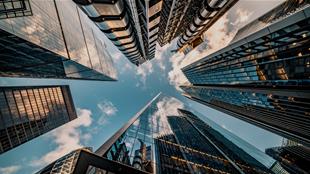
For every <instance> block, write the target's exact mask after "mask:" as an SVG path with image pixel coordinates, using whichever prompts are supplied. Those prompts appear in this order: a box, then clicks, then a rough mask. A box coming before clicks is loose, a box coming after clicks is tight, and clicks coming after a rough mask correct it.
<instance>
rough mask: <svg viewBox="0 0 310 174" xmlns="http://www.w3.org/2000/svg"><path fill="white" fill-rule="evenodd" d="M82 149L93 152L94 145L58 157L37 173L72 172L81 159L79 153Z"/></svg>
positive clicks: (67, 173) (66, 173)
mask: <svg viewBox="0 0 310 174" xmlns="http://www.w3.org/2000/svg"><path fill="white" fill-rule="evenodd" d="M81 151H86V152H90V153H92V152H93V148H92V147H83V148H81V149H77V150H74V151H72V152H70V153H68V154H67V155H65V156H63V157H61V158H59V159H57V160H56V161H54V162H52V163H51V164H49V165H47V166H46V167H44V168H43V169H41V170H40V171H38V172H36V173H35V174H53V173H61V174H72V173H73V171H74V168H75V166H76V163H77V161H78V159H79V155H80V152H81Z"/></svg>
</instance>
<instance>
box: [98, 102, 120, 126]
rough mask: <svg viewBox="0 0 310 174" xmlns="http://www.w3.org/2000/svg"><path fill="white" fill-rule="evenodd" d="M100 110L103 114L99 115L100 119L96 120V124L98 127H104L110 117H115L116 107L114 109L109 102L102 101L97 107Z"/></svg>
mask: <svg viewBox="0 0 310 174" xmlns="http://www.w3.org/2000/svg"><path fill="white" fill-rule="evenodd" d="M97 106H98V107H99V108H100V110H101V111H102V112H103V114H102V115H101V117H100V118H99V120H98V122H97V123H98V124H99V125H104V124H106V123H108V118H109V117H111V116H112V115H115V113H116V111H117V109H116V107H114V105H113V103H112V102H109V101H104V102H101V103H99V104H98V105H97Z"/></svg>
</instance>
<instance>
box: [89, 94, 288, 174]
mask: <svg viewBox="0 0 310 174" xmlns="http://www.w3.org/2000/svg"><path fill="white" fill-rule="evenodd" d="M95 154H96V155H98V156H102V157H104V158H108V159H109V160H112V161H116V162H119V163H122V164H124V165H126V166H131V167H133V168H136V169H139V170H141V171H144V172H148V173H158V174H166V173H171V174H173V173H175V174H177V173H287V171H285V170H284V169H283V168H282V167H281V166H280V165H279V164H278V162H276V161H275V160H274V159H272V158H270V157H269V156H267V155H266V154H264V153H263V152H261V151H259V150H258V149H256V148H255V147H253V146H252V145H250V144H248V143H247V142H245V141H243V140H242V139H240V138H239V137H237V136H236V135H234V134H233V133H231V132H229V131H228V130H226V129H224V128H223V127H221V126H220V125H218V124H216V123H214V122H213V121H211V120H209V119H208V118H206V117H205V116H203V115H201V114H200V113H198V112H196V111H194V110H193V109H191V108H190V107H188V106H186V105H184V103H182V102H180V101H179V100H177V99H175V98H173V97H170V96H168V95H166V94H163V93H160V94H159V95H157V96H156V97H155V98H154V99H153V100H152V101H151V102H150V103H149V104H147V105H146V106H145V107H144V108H143V109H142V110H141V111H140V112H139V113H138V114H137V115H135V116H134V117H133V118H132V119H131V120H130V121H129V122H128V123H126V124H125V126H123V127H122V128H121V129H120V130H119V131H118V132H117V133H116V134H114V135H113V136H112V137H111V138H110V139H109V140H108V141H107V142H106V143H105V144H103V145H102V146H101V147H100V148H99V149H97V151H96V152H95ZM98 170H101V172H103V171H105V169H98V168H92V169H91V170H90V173H91V174H94V173H96V172H97V171H98ZM106 171H108V170H106ZM97 173H98V172H97Z"/></svg>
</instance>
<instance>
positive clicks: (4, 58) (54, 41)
mask: <svg viewBox="0 0 310 174" xmlns="http://www.w3.org/2000/svg"><path fill="white" fill-rule="evenodd" d="M31 11H32V15H31V16H23V17H16V18H5V19H0V33H1V37H0V45H2V46H1V48H0V61H1V63H0V69H1V70H0V71H1V76H10V77H41V78H42V77H43V78H67V79H84V80H108V81H116V80H117V75H116V71H115V66H114V63H113V60H112V58H111V56H110V55H109V53H108V52H107V48H106V46H105V44H104V43H103V42H102V41H101V40H100V38H99V37H98V36H97V35H96V34H95V33H94V31H93V29H92V28H91V27H90V25H89V24H88V21H89V20H88V19H86V18H85V17H84V16H83V14H82V12H81V11H80V10H78V8H77V6H76V5H75V4H74V3H73V2H71V1H57V0H52V1H37V0H35V1H31Z"/></svg>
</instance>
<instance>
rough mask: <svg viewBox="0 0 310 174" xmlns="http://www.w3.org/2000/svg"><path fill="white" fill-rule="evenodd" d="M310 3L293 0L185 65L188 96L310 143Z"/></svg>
mask: <svg viewBox="0 0 310 174" xmlns="http://www.w3.org/2000/svg"><path fill="white" fill-rule="evenodd" d="M309 11H310V5H309V1H308V0H302V1H293V0H287V1H285V2H283V3H282V4H280V5H279V6H277V7H275V8H274V9H272V10H271V11H269V12H267V13H266V14H264V15H262V16H261V17H259V18H258V19H256V20H254V21H253V22H251V23H249V24H248V25H246V26H245V27H243V28H241V29H240V30H239V32H238V33H237V34H236V36H235V37H234V39H233V40H232V42H231V43H230V44H229V45H228V46H226V47H225V48H222V49H221V50H219V51H216V52H214V53H212V54H210V55H208V56H206V57H204V58H202V59H200V60H198V61H196V62H194V63H192V64H190V65H188V66H186V67H184V68H182V71H183V73H184V75H185V76H186V77H187V79H188V81H189V82H190V84H184V85H180V87H181V88H182V89H183V90H184V92H185V93H184V94H183V95H184V96H185V97H188V98H190V99H192V100H194V101H197V102H200V103H202V104H204V105H207V106H209V107H212V108H214V109H217V110H219V111H221V112H224V113H227V114H229V115H231V116H234V117H236V118H239V119H241V120H244V121H247V122H249V123H251V124H254V125H256V126H259V127H261V128H264V129H267V130H269V131H271V132H273V133H276V134H278V135H280V136H284V137H286V138H288V139H292V140H294V141H296V142H298V143H301V144H304V145H306V146H310V136H309V135H310V124H309V123H310V117H309V115H310V114H309V113H310V103H309V101H310V100H309V98H310V95H309V94H310V93H309V92H310V91H309V89H310V88H309V85H310V80H309V79H310V57H309V55H310V48H309V45H310V30H309V27H310V19H309V15H306V14H309Z"/></svg>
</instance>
